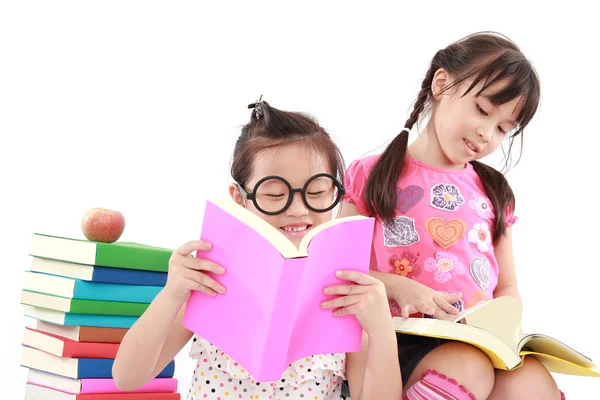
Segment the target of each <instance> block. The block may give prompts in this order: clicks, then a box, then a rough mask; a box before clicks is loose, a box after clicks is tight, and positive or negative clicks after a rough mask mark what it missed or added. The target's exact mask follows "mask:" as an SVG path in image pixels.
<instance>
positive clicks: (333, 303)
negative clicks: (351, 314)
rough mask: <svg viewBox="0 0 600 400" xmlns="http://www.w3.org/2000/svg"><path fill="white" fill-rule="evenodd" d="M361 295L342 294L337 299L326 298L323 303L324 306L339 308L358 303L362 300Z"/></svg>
mask: <svg viewBox="0 0 600 400" xmlns="http://www.w3.org/2000/svg"><path fill="white" fill-rule="evenodd" d="M362 297H363V296H361V295H353V296H341V297H338V298H335V299H331V300H326V301H324V302H322V303H321V307H322V308H338V307H347V306H351V305H353V304H356V303H360V301H361V300H362Z"/></svg>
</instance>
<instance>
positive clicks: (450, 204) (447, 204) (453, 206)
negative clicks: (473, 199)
mask: <svg viewBox="0 0 600 400" xmlns="http://www.w3.org/2000/svg"><path fill="white" fill-rule="evenodd" d="M430 192H431V198H430V200H429V204H430V205H431V206H432V207H435V208H437V209H438V210H443V211H456V210H458V207H460V205H461V204H463V203H464V202H465V199H464V197H463V195H462V194H461V193H460V190H459V189H458V187H456V186H455V185H452V184H446V183H438V184H437V185H434V186H433V187H432V188H431V190H430Z"/></svg>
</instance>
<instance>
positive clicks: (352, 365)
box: [346, 326, 402, 400]
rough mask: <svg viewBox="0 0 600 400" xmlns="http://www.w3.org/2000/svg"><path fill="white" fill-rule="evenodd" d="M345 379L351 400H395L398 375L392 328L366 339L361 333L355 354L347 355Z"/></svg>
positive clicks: (399, 381)
mask: <svg viewBox="0 0 600 400" xmlns="http://www.w3.org/2000/svg"><path fill="white" fill-rule="evenodd" d="M346 378H347V379H348V385H349V386H350V395H351V398H352V400H354V399H357V400H369V399H381V400H387V399H389V400H398V399H400V397H401V395H402V376H401V374H400V362H399V360H398V343H397V341H396V334H395V333H394V328H393V326H392V327H391V328H390V329H386V330H383V331H381V332H379V333H377V334H372V335H370V336H368V335H366V334H363V343H362V349H361V351H360V352H359V353H348V354H347V359H346Z"/></svg>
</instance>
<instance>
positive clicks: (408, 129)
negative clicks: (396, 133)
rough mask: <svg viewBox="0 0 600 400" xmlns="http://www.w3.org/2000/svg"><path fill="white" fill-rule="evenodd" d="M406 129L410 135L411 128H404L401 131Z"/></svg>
mask: <svg viewBox="0 0 600 400" xmlns="http://www.w3.org/2000/svg"><path fill="white" fill-rule="evenodd" d="M404 131H406V133H408V134H409V135H410V128H404V129H402V130H401V131H400V133H402V132H404Z"/></svg>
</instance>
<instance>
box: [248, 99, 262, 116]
mask: <svg viewBox="0 0 600 400" xmlns="http://www.w3.org/2000/svg"><path fill="white" fill-rule="evenodd" d="M262 97H263V95H262V94H261V95H260V98H259V99H258V100H257V101H256V102H254V103H252V104H248V108H254V112H253V114H254V118H256V119H257V120H258V119H261V117H262V116H263V115H264V112H263V109H262V106H261V104H260V103H261V102H262Z"/></svg>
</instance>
